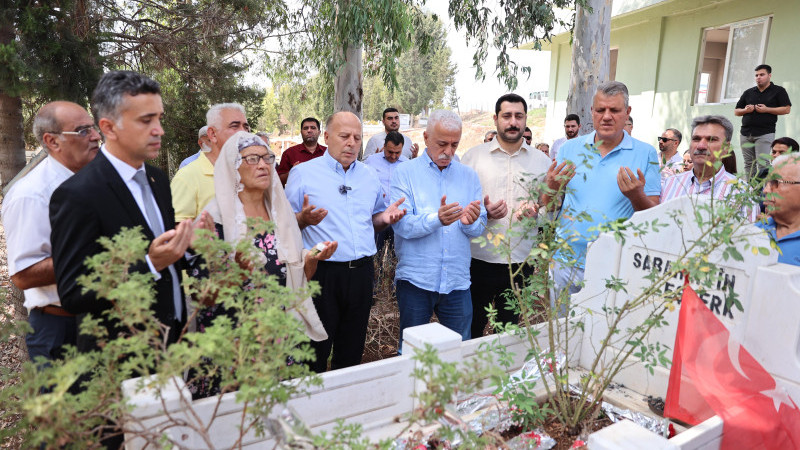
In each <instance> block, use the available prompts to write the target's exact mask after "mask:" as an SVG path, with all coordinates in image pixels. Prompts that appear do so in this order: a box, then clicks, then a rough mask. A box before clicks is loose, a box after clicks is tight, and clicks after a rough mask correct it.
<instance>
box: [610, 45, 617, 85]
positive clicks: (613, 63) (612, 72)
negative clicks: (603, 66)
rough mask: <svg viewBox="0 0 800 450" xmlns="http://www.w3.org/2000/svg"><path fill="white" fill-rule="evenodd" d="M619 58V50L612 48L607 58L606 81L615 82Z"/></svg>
mask: <svg viewBox="0 0 800 450" xmlns="http://www.w3.org/2000/svg"><path fill="white" fill-rule="evenodd" d="M618 57H619V48H612V49H611V53H610V54H609V58H608V80H609V81H616V79H617V58H618Z"/></svg>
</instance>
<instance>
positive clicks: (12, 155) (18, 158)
mask: <svg viewBox="0 0 800 450" xmlns="http://www.w3.org/2000/svg"><path fill="white" fill-rule="evenodd" d="M12 18H13V15H11V17H9V14H7V12H6V13H3V14H0V45H8V44H11V43H13V42H14V22H13V19H12ZM23 167H25V139H24V135H23V122H22V99H20V98H19V97H11V96H9V95H8V93H7V92H6V91H4V90H0V185H2V187H5V186H6V184H8V183H9V182H10V181H11V179H12V178H14V175H16V174H17V172H19V171H20V170H22V168H23Z"/></svg>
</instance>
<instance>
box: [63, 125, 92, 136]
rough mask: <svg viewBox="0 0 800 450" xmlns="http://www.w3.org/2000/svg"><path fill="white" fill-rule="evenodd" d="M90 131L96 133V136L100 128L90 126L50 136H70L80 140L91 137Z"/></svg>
mask: <svg viewBox="0 0 800 450" xmlns="http://www.w3.org/2000/svg"><path fill="white" fill-rule="evenodd" d="M92 131H96V132H97V134H100V128H98V127H97V125H92V126H90V127H86V128H81V129H80V130H78V131H59V132H54V133H52V134H68V135H72V136H79V137H81V138H87V137H89V136H91V134H92Z"/></svg>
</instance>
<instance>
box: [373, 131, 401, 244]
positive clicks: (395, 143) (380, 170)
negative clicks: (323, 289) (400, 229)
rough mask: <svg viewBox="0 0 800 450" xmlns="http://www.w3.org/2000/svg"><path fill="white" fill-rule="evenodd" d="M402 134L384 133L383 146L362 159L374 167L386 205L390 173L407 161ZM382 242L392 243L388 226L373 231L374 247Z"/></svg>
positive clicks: (389, 195) (392, 239) (387, 204)
mask: <svg viewBox="0 0 800 450" xmlns="http://www.w3.org/2000/svg"><path fill="white" fill-rule="evenodd" d="M402 153H403V135H402V134H400V133H399V132H397V131H390V132H389V133H387V134H386V139H385V140H384V142H383V147H382V148H381V150H380V151H379V152H378V153H375V154H372V155H370V157H369V158H367V159H365V160H364V164H366V165H368V166H370V167H372V168H373V169H375V173H376V174H377V175H378V179H379V180H381V186H383V199H384V203H386V206H387V207H388V206H389V199H390V198H391V195H392V194H391V193H392V174H393V173H394V170H395V169H396V168H397V167H398V166H399V165H400V163H401V162H406V161H408V158H406V157H405V156H403V154H402ZM384 244H388V245H393V244H394V230H393V229H392V227H388V228H386V229H385V230H383V231H376V232H375V247H376V248H377V249H378V251H381V249H382V248H383V246H384Z"/></svg>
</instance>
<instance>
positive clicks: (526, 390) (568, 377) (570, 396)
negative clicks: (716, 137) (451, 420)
mask: <svg viewBox="0 0 800 450" xmlns="http://www.w3.org/2000/svg"><path fill="white" fill-rule="evenodd" d="M590 150H591V151H594V152H597V150H596V149H594V148H590ZM720 160H721V158H720ZM575 164H576V165H580V164H584V165H587V164H590V161H588V160H587V161H575ZM721 165H722V163H721V162H720V161H719V160H718V161H717V162H716V163H715V164H714V165H713V166H710V167H709V170H711V169H713V172H714V173H716V172H717V170H719V168H720V167H721ZM526 188H527V192H528V195H527V198H523V199H519V200H521V201H529V202H536V201H537V200H538V199H540V198H543V196H542V194H543V193H544V194H547V197H548V198H550V200H549V203H548V204H547V205H546V206H547V209H548V210H549V211H556V210H558V208H559V207H560V199H561V198H563V196H564V194H565V189H564V188H562V189H561V190H560V191H553V190H551V189H549V188H548V187H547V185H546V184H545V183H543V182H542V181H541V180H535V179H533V180H528V181H527V182H526ZM731 188H732V191H733V192H732V193H731V195H729V196H727V197H726V199H725V200H724V201H719V200H716V199H714V192H713V191H712V192H711V195H710V198H711V200H710V201H707V202H706V201H698V200H696V198H695V199H693V211H691V212H689V214H688V215H687V214H684V213H683V212H680V211H676V212H673V213H672V214H670V216H669V217H664V218H658V219H654V220H651V221H648V222H643V223H642V222H636V223H635V222H632V221H629V220H615V221H608V222H606V223H604V224H601V225H598V226H596V227H593V228H592V229H590V231H592V232H596V233H597V234H600V233H610V234H611V235H613V236H614V237H615V238H616V240H617V241H619V242H621V243H626V240H627V244H628V245H631V244H636V245H639V246H644V247H646V244H645V243H644V240H643V238H644V236H646V235H647V234H649V233H656V232H659V231H660V230H663V229H664V228H665V227H668V226H672V227H676V228H677V229H679V230H680V231H681V234H682V236H684V238H683V242H682V243H681V245H680V248H676V253H678V256H677V257H675V258H674V261H671V264H670V265H669V266H668V267H666V268H663V267H658V268H656V267H653V268H650V269H648V273H647V274H646V276H645V277H644V279H645V280H646V281H647V283H646V284H647V286H646V287H645V288H644V289H638V288H637V289H633V290H632V289H631V286H630V283H631V280H626V279H621V278H618V277H614V276H611V277H609V278H608V279H606V280H604V283H605V291H604V292H603V293H600V294H597V295H598V296H600V297H601V298H605V297H608V296H610V295H611V294H617V293H619V294H620V295H619V296H617V298H618V299H619V298H624V301H622V302H619V301H617V303H616V304H614V305H610V304H605V302H601V304H604V306H602V307H600V308H599V310H593V309H591V308H587V307H586V306H584V305H583V304H576V303H573V300H572V297H571V296H570V295H569V293H568V292H567V291H566V290H563V291H561V292H556V291H555V289H554V285H553V280H552V279H551V272H550V269H551V267H552V265H553V262H554V261H555V260H556V258H558V260H559V261H561V263H562V264H564V265H566V267H577V264H578V261H577V259H576V255H575V254H574V251H573V250H572V246H571V243H570V242H569V239H567V238H564V237H562V236H559V234H558V233H557V232H556V230H557V228H558V222H557V219H555V218H554V217H553V215H545V214H543V213H540V215H539V217H538V218H521V219H519V220H517V219H512V227H511V229H510V231H509V232H508V233H507V235H506V236H503V235H494V236H491V238H490V239H486V238H484V237H481V238H477V239H476V240H475V242H478V243H480V244H481V245H493V246H495V248H496V251H497V252H499V253H500V254H502V255H505V256H507V257H508V258H509V262H510V255H511V250H512V247H511V246H512V242H514V241H513V240H512V239H510V238H511V237H515V238H524V239H529V240H532V241H533V246H532V248H531V250H530V252H529V255H528V258H527V260H526V261H525V262H526V264H528V265H530V266H532V267H533V268H534V273H533V275H531V276H529V277H527V279H526V281H525V283H524V284H522V285H518V284H514V283H513V280H514V278H515V277H517V276H518V275H519V274H520V273H521V271H522V268H521V266H520V268H518V269H516V270H514V269H513V268H512V266H511V264H509V277H510V279H511V280H512V289H511V290H510V291H509V292H507V293H506V295H507V299H508V302H507V304H508V305H507V306H506V307H508V308H513V309H514V310H515V311H517V312H518V313H519V314H520V317H521V322H520V325H519V327H517V326H515V325H507V326H499V325H498V324H497V323H495V322H494V320H492V321H491V323H492V324H493V326H495V327H496V329H497V330H498V331H506V332H508V331H511V332H516V333H520V334H521V335H522V336H524V338H525V340H526V341H527V346H528V349H529V351H528V354H527V355H526V359H530V360H533V361H535V362H536V365H537V368H538V370H539V372H540V373H542V374H550V379H549V381H547V382H543V383H540V388H544V390H545V391H546V394H547V396H548V397H549V399H550V400H549V403H548V405H549V408H552V409H551V410H548V411H544V410H543V409H542V408H541V407H534V406H532V404H531V403H532V402H531V398H532V397H533V394H532V390H531V389H532V388H531V387H530V386H526V385H524V384H521V385H518V386H517V387H515V389H511V390H506V391H505V392H504V393H503V399H504V400H505V401H507V402H509V404H510V405H511V408H512V410H513V411H514V413H515V415H516V416H517V419H518V421H520V422H522V423H526V424H541V423H542V422H543V421H544V417H545V416H547V415H552V416H554V417H555V418H556V420H558V421H559V422H560V423H562V424H563V425H564V426H565V427H566V428H567V429H568V430H569V431H570V432H571V433H572V434H575V435H577V434H578V433H580V432H581V431H582V427H583V424H584V423H586V422H588V421H589V420H590V419H592V418H593V417H595V416H596V415H597V414H598V413H599V408H600V402H601V401H603V394H604V392H605V391H606V389H607V388H608V387H609V385H610V383H611V382H612V380H613V379H614V377H615V376H616V375H617V374H618V373H619V372H620V371H621V370H623V369H624V368H626V367H628V366H630V365H631V364H632V363H633V362H634V361H639V362H641V363H642V364H643V366H644V367H645V368H646V369H647V370H648V371H649V372H650V373H651V374H652V373H653V371H654V368H655V367H657V366H662V367H668V366H669V363H670V361H669V358H668V357H667V352H668V351H669V348H668V347H666V346H664V345H663V344H661V343H659V342H650V340H648V335H649V334H650V333H651V332H652V331H653V330H655V329H658V328H661V327H664V326H665V325H667V321H666V319H665V315H666V313H667V312H668V311H672V310H674V309H675V307H676V305H677V304H678V303H679V301H680V295H681V292H682V289H683V279H684V277H686V276H688V277H689V279H690V280H691V281H692V283H693V284H694V285H696V286H698V291H699V292H700V293H701V295H702V293H703V292H705V291H706V290H712V289H719V288H720V286H722V288H723V289H724V290H725V292H726V294H727V295H726V299H725V308H728V309H730V308H737V309H739V310H741V309H742V305H741V302H740V299H738V298H737V296H736V293H735V292H734V291H733V286H732V284H731V285H728V284H727V282H726V280H725V278H724V277H725V274H724V272H723V271H720V270H719V268H718V264H719V263H720V262H722V261H727V260H736V261H742V260H743V255H742V254H741V252H740V251H739V250H738V249H741V248H745V249H747V250H748V251H752V252H753V253H754V254H769V251H770V250H769V249H768V248H764V247H759V246H755V245H751V244H750V238H751V237H754V236H755V234H756V233H753V232H749V231H745V228H744V227H745V226H746V225H748V224H749V222H748V221H747V220H746V219H745V217H744V212H746V210H747V209H748V208H752V207H755V205H756V204H757V199H758V198H759V196H760V188H761V186H760V185H758V186H748V185H746V184H745V183H744V182H741V181H737V182H736V184H735V185H734V186H731ZM544 207H545V205H542V208H543V209H544ZM566 213H568V214H572V217H573V219H574V220H575V221H585V220H588V219H589V217H588V215H586V214H585V213H581V214H575V213H574V212H566ZM561 214H565V212H564V211H562V212H561ZM510 215H511V217H512V218H513V217H515V215H514V212H513V211H512V212H510ZM690 227H691V231H692V232H691V234H692V235H693V236H695V237H693V238H692V239H687V238H686V237H685V236H688V235H689V234H690V233H689V232H688V231H689V229H690ZM684 231H686V232H685V233H684ZM758 234H760V233H758ZM713 254H719V255H721V260H719V259H717V260H712V259H711V258H710V255H713ZM490 313H491V310H490ZM599 321H601V322H602V323H603V324H604V325H605V327H607V331H604V332H602V333H600V334H599V336H598V335H593V338H594V340H593V342H592V343H591V344H592V349H593V356H592V358H591V364H589V365H588V367H584V368H578V367H573V366H571V365H570V363H569V362H570V361H574V358H572V356H573V355H574V353H575V352H577V351H580V349H576V348H574V347H575V346H576V343H577V341H576V337H577V336H583V337H582V338H583V339H587V338H588V337H589V336H587V335H586V334H584V333H585V332H586V331H587V325H588V324H589V323H591V322H599ZM612 348H613V349H615V351H612ZM561 355H565V356H566V361H567V363H565V364H563V365H561V366H557V365H552V364H548V361H549V362H552V361H555V360H557V359H558V358H559V356H561ZM582 359H584V358H582ZM584 360H585V359H584ZM576 387H577V390H576V389H575V388H576Z"/></svg>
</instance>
